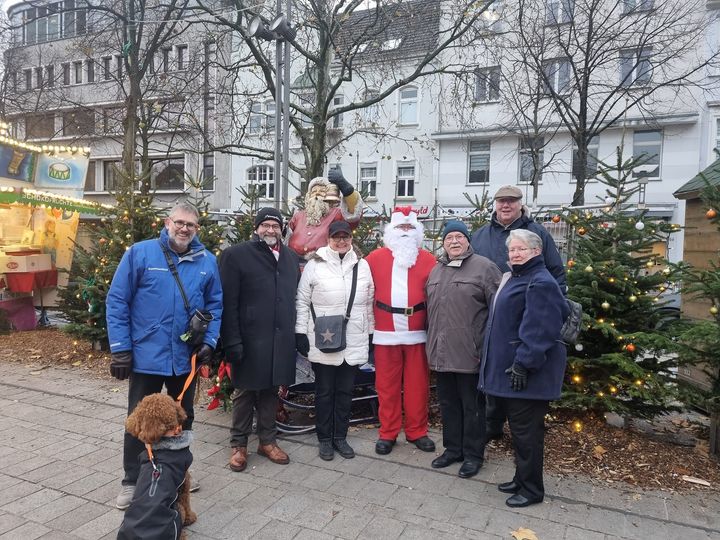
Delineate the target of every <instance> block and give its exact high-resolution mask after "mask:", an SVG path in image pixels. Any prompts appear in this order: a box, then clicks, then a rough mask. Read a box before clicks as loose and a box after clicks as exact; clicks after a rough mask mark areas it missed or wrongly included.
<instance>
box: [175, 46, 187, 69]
mask: <svg viewBox="0 0 720 540" xmlns="http://www.w3.org/2000/svg"><path fill="white" fill-rule="evenodd" d="M175 65H176V66H177V70H178V71H184V70H186V69H187V66H188V46H187V45H175Z"/></svg>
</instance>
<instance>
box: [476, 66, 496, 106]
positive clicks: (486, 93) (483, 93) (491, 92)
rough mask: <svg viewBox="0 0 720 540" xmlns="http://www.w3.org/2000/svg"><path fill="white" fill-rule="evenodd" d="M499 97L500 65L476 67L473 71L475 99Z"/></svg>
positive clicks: (484, 99) (494, 99)
mask: <svg viewBox="0 0 720 540" xmlns="http://www.w3.org/2000/svg"><path fill="white" fill-rule="evenodd" d="M499 99H500V67H499V66H494V67H488V68H478V69H477V70H476V71H475V101H480V102H487V101H498V100H499Z"/></svg>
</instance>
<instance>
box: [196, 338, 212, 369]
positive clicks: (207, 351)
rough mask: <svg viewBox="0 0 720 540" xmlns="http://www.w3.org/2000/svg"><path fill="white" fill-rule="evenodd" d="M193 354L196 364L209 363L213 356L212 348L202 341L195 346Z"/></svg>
mask: <svg viewBox="0 0 720 540" xmlns="http://www.w3.org/2000/svg"><path fill="white" fill-rule="evenodd" d="M195 354H196V355H197V357H196V360H197V364H198V365H209V364H210V363H211V362H212V358H213V348H212V347H211V346H210V345H208V344H207V343H203V344H202V345H200V346H199V347H198V348H197V352H196V353H195Z"/></svg>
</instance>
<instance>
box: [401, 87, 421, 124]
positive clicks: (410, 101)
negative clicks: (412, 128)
mask: <svg viewBox="0 0 720 540" xmlns="http://www.w3.org/2000/svg"><path fill="white" fill-rule="evenodd" d="M398 123H399V124H400V125H410V124H417V123H418V89H417V87H415V86H406V87H405V88H402V89H401V90H400V107H399V114H398Z"/></svg>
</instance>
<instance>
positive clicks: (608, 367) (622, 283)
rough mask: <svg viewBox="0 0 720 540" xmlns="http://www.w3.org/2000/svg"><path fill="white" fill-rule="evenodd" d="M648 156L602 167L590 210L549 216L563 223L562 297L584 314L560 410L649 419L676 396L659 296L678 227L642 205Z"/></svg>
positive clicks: (669, 275)
mask: <svg viewBox="0 0 720 540" xmlns="http://www.w3.org/2000/svg"><path fill="white" fill-rule="evenodd" d="M646 161H647V158H645V157H640V158H631V159H628V160H623V158H622V149H621V148H618V151H617V160H616V163H615V165H614V166H612V167H607V166H606V165H603V166H602V167H601V169H600V171H599V173H598V180H599V181H600V182H602V183H603V184H605V186H606V191H605V197H604V198H603V199H601V200H600V204H598V205H596V207H592V208H590V207H588V208H584V209H578V208H570V209H569V210H567V211H566V212H563V213H562V214H558V215H555V216H554V217H553V218H552V219H553V221H554V222H559V221H560V220H561V219H564V220H565V221H566V222H568V224H569V226H570V228H571V230H572V231H573V232H574V234H573V235H572V238H573V242H572V245H571V252H570V253H571V259H570V260H568V262H567V281H568V288H569V291H568V296H569V297H570V298H571V299H573V300H576V301H578V302H580V303H581V304H582V306H583V309H584V323H585V324H584V329H583V331H582V333H581V335H580V339H579V341H578V343H577V345H575V347H573V348H570V349H569V351H568V368H567V371H566V384H565V390H564V393H563V398H562V401H561V403H560V405H561V406H565V407H570V408H573V409H582V410H587V409H593V410H598V411H615V412H618V413H620V414H624V415H633V416H641V417H650V416H653V415H655V414H657V413H659V412H663V411H667V410H670V409H671V408H672V407H673V400H674V399H676V398H677V396H678V386H677V384H676V381H675V376H674V368H675V367H676V366H677V355H674V354H670V353H671V352H672V351H673V350H674V348H675V344H674V342H673V340H672V339H671V334H670V331H669V327H668V325H667V324H665V323H666V314H665V312H664V310H663V307H664V305H665V304H667V300H665V299H664V294H663V293H664V292H665V291H666V289H667V288H668V287H670V286H671V281H670V280H672V279H673V278H674V271H673V269H672V268H671V267H670V265H669V264H668V261H667V260H666V258H665V256H664V252H665V248H666V244H667V239H668V235H670V234H672V233H673V232H676V231H678V230H679V229H680V227H679V226H678V225H673V224H669V223H666V222H664V221H661V220H655V219H652V218H651V217H650V216H649V215H648V213H647V209H646V208H644V204H643V203H644V201H642V200H641V199H642V196H643V195H644V193H643V185H642V182H643V180H644V179H643V178H642V176H641V175H639V174H638V173H637V172H636V168H637V167H638V166H639V165H642V164H644V163H645V162H646Z"/></svg>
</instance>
